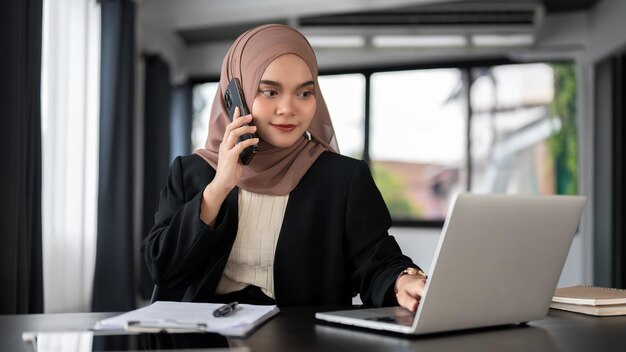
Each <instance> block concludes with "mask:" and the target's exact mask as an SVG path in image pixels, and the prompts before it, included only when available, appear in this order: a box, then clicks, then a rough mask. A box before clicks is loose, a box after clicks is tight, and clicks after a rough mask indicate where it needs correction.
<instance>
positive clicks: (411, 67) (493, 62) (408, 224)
mask: <svg viewBox="0 0 626 352" xmlns="http://www.w3.org/2000/svg"><path fill="white" fill-rule="evenodd" d="M533 63H545V64H574V65H575V64H576V62H575V61H574V60H529V61H515V60H511V59H509V58H506V57H490V58H481V59H472V60H448V61H446V60H443V61H438V62H428V61H426V62H421V63H407V64H394V65H375V66H360V67H358V66H355V67H351V68H327V69H320V71H319V76H330V75H346V74H361V75H363V77H364V78H365V92H364V94H365V99H364V104H365V106H364V121H363V134H364V138H363V160H364V161H365V162H366V163H367V164H368V165H370V164H371V158H370V151H369V149H370V125H371V112H370V103H371V100H370V94H371V78H372V75H373V74H375V73H387V72H400V71H416V70H431V69H458V70H459V71H461V73H462V75H463V80H464V84H465V86H466V87H467V89H465V92H466V94H465V95H466V97H465V99H466V101H467V110H466V116H465V119H466V120H467V124H466V126H467V128H466V131H465V133H466V145H465V165H466V166H465V167H466V170H465V171H466V172H467V178H466V181H467V182H466V183H465V185H464V190H465V191H466V192H471V184H472V155H471V147H472V139H471V132H472V127H471V126H472V124H471V122H472V115H473V110H472V104H471V99H470V97H471V93H472V84H470V82H471V79H470V77H471V74H472V70H473V69H474V68H479V67H486V66H502V65H521V64H533ZM189 82H190V84H191V85H192V86H194V85H196V84H202V83H209V82H219V76H218V77H216V76H203V77H196V78H192V79H190V81H189ZM370 168H371V166H370ZM444 221H445V219H431V220H414V219H394V218H392V220H391V225H392V226H394V227H404V228H442V227H443V224H444Z"/></svg>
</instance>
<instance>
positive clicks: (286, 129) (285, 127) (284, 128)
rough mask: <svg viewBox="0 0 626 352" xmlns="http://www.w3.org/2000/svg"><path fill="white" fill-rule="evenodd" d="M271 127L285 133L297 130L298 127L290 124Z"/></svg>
mask: <svg viewBox="0 0 626 352" xmlns="http://www.w3.org/2000/svg"><path fill="white" fill-rule="evenodd" d="M271 125H272V126H273V127H275V128H277V129H279V130H280V131H283V132H291V131H293V130H294V129H295V128H296V125H290V124H271Z"/></svg>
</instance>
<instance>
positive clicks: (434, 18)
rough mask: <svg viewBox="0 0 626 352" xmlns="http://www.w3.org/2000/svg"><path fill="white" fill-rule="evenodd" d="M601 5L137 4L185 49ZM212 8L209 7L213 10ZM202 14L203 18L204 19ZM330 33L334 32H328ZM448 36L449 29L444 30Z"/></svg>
mask: <svg viewBox="0 0 626 352" xmlns="http://www.w3.org/2000/svg"><path fill="white" fill-rule="evenodd" d="M598 1H599V0H510V1H509V0H497V1H495V0H370V1H367V2H363V1H358V0H344V1H330V0H318V1H312V2H311V1H309V2H302V1H298V0H265V1H257V0H232V1H220V2H213V1H211V2H207V1H203V0H179V1H170V0H139V1H138V4H139V14H140V18H142V21H143V23H147V24H148V25H149V26H150V27H153V28H154V27H158V28H161V29H162V30H164V31H167V32H170V33H172V34H173V35H175V36H176V37H178V39H179V40H181V41H182V43H184V45H186V46H187V47H191V46H197V45H204V44H210V43H212V42H220V41H231V40H233V39H234V38H236V37H237V36H238V35H239V34H241V33H242V32H244V31H245V30H247V29H249V28H252V27H255V26H257V25H259V24H263V23H283V24H291V25H295V26H298V27H300V28H301V29H304V31H305V33H306V29H307V28H308V29H311V31H312V32H314V33H320V32H321V33H323V34H327V33H339V34H342V33H344V34H345V33H346V31H347V32H348V33H350V32H351V33H352V34H354V33H355V32H357V33H359V31H360V32H363V33H364V34H371V33H377V32H381V31H383V32H384V31H385V29H388V28H395V29H401V28H404V29H405V32H406V29H407V28H426V29H427V30H429V29H431V30H434V31H435V32H436V31H437V30H439V32H441V30H440V29H442V28H452V27H456V28H464V29H470V30H471V29H472V28H474V27H478V26H482V27H484V26H485V25H491V26H490V28H492V29H493V28H496V27H497V26H500V28H501V29H502V28H504V27H503V26H508V27H506V28H505V29H504V31H505V32H506V31H511V30H510V29H507V28H510V27H512V26H515V25H518V26H517V27H516V28H520V26H524V25H526V26H532V25H533V21H535V20H536V19H537V8H538V7H541V6H543V10H545V13H546V14H548V15H550V14H558V13H565V12H571V11H583V10H587V9H589V8H591V7H592V6H594V5H595V4H596V3H597V2H598ZM209 4H210V5H212V6H210V5H209ZM203 14H204V16H203ZM328 28H331V29H332V30H326V32H324V29H328ZM444 32H445V30H444ZM513 32H514V31H513Z"/></svg>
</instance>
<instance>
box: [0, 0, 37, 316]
mask: <svg viewBox="0 0 626 352" xmlns="http://www.w3.org/2000/svg"><path fill="white" fill-rule="evenodd" d="M41 26H42V0H3V1H1V2H0V53H2V54H1V55H0V111H1V114H2V115H1V116H2V117H1V118H0V120H1V121H2V124H1V126H2V127H1V128H0V160H2V163H3V165H4V167H3V168H2V171H1V173H0V314H16V313H18V314H21V313H42V312H43V273H42V270H43V267H42V253H41V252H42V248H41V168H42V166H41V103H40V101H41V93H40V92H41V78H40V77H41Z"/></svg>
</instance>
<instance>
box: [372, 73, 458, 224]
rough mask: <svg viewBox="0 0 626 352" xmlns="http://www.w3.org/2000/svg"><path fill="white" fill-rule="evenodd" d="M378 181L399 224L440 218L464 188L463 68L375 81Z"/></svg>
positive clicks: (384, 76) (374, 163)
mask: <svg viewBox="0 0 626 352" xmlns="http://www.w3.org/2000/svg"><path fill="white" fill-rule="evenodd" d="M371 87H372V90H371V143H370V156H371V159H372V167H373V174H374V179H375V181H376V183H377V185H378V187H379V188H380V190H381V193H382V194H383V197H384V198H385V201H386V203H387V207H388V208H389V211H390V212H391V215H392V217H393V218H394V219H396V220H400V219H402V220H441V219H443V218H445V216H446V212H447V208H448V204H449V202H450V200H451V198H452V196H453V195H454V194H456V193H457V192H459V191H460V190H463V189H464V187H463V185H464V184H465V181H464V179H465V176H464V175H465V150H466V123H467V122H466V121H467V118H466V116H465V115H466V106H467V102H466V98H465V94H464V93H463V92H464V90H463V77H462V72H461V71H460V70H458V69H431V70H418V71H400V72H381V73H376V74H373V75H372V78H371Z"/></svg>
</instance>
